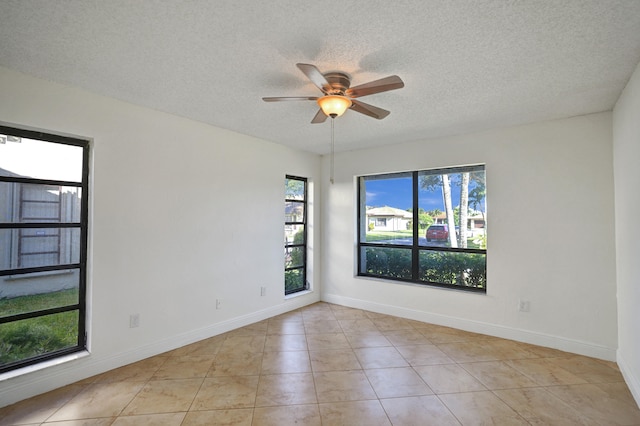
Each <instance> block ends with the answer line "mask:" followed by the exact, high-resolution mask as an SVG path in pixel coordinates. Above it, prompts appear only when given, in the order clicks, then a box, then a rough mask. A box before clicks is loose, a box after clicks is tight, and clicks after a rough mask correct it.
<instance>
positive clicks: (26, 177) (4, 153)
mask: <svg viewBox="0 0 640 426" xmlns="http://www.w3.org/2000/svg"><path fill="white" fill-rule="evenodd" d="M88 160H89V144H88V141H86V140H80V139H74V138H68V137H62V136H57V135H50V134H43V133H40V132H33V131H25V130H20V129H14V128H9V127H4V126H0V372H2V371H8V370H13V369H16V368H19V367H23V366H26V365H30V364H35V363H38V362H41V361H44V360H48V359H52V358H55V357H58V356H62V355H66V354H69V353H72V352H76V351H80V350H83V349H85V345H86V336H85V310H86V305H85V293H86V291H85V287H86V286H85V281H86V276H85V274H86V262H87V261H86V259H87V256H86V251H87V249H86V248H87V217H88V214H87V209H88V203H87V194H88V162H89V161H88Z"/></svg>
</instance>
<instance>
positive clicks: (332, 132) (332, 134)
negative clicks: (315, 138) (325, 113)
mask: <svg viewBox="0 0 640 426" xmlns="http://www.w3.org/2000/svg"><path fill="white" fill-rule="evenodd" d="M334 121H335V118H333V117H331V176H330V177H329V182H331V185H333V163H334V146H335V137H334V131H333V122H334Z"/></svg>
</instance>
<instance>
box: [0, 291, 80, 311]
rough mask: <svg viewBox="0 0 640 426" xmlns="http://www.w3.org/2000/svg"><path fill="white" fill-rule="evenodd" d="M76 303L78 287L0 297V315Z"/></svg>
mask: <svg viewBox="0 0 640 426" xmlns="http://www.w3.org/2000/svg"><path fill="white" fill-rule="evenodd" d="M76 303H78V289H76V288H74V289H70V290H61V291H54V292H52V293H44V294H34V295H30V296H18V297H13V298H11V299H9V298H4V299H0V317H6V316H9V315H15V314H22V313H25V312H33V311H40V310H43V309H49V308H57V307H60V306H68V305H75V304H76Z"/></svg>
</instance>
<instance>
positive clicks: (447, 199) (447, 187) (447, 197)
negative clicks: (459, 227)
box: [441, 175, 458, 247]
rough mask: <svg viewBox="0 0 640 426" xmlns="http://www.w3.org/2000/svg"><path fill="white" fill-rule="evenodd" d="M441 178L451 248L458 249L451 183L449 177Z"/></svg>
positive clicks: (442, 176)
mask: <svg viewBox="0 0 640 426" xmlns="http://www.w3.org/2000/svg"><path fill="white" fill-rule="evenodd" d="M441 178H442V197H443V198H444V211H445V213H446V215H447V224H448V225H449V246H450V247H458V241H457V239H456V225H455V223H456V222H455V219H454V218H453V206H452V205H451V183H450V182H449V175H441ZM452 228H453V229H452Z"/></svg>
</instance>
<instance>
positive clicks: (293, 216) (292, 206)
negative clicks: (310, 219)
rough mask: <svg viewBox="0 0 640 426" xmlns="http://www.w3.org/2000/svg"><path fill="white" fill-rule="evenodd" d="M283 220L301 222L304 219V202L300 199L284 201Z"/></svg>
mask: <svg viewBox="0 0 640 426" xmlns="http://www.w3.org/2000/svg"><path fill="white" fill-rule="evenodd" d="M284 215H285V216H284V221H285V222H303V221H304V202H302V201H286V202H285V203H284Z"/></svg>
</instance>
